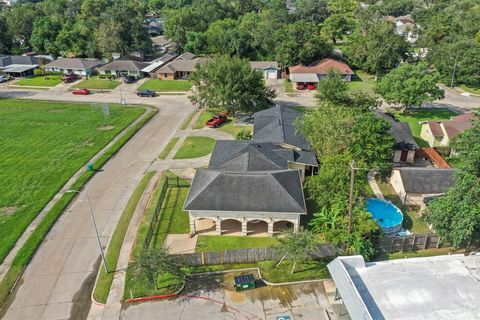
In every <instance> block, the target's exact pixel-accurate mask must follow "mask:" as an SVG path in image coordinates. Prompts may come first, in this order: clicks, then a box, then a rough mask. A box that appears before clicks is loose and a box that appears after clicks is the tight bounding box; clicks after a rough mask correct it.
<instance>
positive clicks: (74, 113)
mask: <svg viewBox="0 0 480 320" xmlns="http://www.w3.org/2000/svg"><path fill="white" fill-rule="evenodd" d="M143 112H144V108H120V106H111V107H110V115H109V116H108V117H106V116H105V115H104V113H103V111H102V110H99V109H98V108H94V107H91V106H89V105H86V104H78V103H77V104H74V103H55V102H44V101H24V100H22V101H20V100H12V99H2V100H0V136H1V137H2V139H1V145H2V152H1V153H0V194H1V195H2V196H1V197H0V261H3V259H4V258H5V256H6V255H7V253H8V252H9V251H10V249H11V248H12V247H13V245H14V244H15V242H16V240H17V239H18V238H19V237H20V235H21V234H22V233H23V231H24V230H25V229H26V227H27V226H28V225H29V223H30V222H31V221H32V220H33V219H34V218H35V216H36V215H37V214H38V213H39V212H40V210H41V209H42V208H43V207H44V206H45V205H46V204H47V203H48V201H49V200H50V199H51V198H52V197H53V196H54V195H55V193H56V192H57V191H58V190H59V189H60V188H61V187H62V186H63V185H64V184H65V183H66V182H67V181H68V179H69V178H70V177H71V176H72V175H73V174H74V173H75V172H76V171H77V170H78V169H80V168H81V167H82V166H83V165H85V163H86V162H87V161H88V160H89V159H90V158H91V157H93V156H94V155H95V154H96V153H97V152H98V151H99V150H100V149H101V148H102V147H104V146H105V145H106V144H107V143H108V142H109V141H110V140H111V139H113V138H114V137H115V136H116V135H117V134H118V133H119V132H120V131H121V130H123V129H124V128H125V127H126V126H128V125H129V124H130V123H131V122H132V121H134V120H135V119H136V118H137V117H138V116H140V115H141V114H142V113H143Z"/></svg>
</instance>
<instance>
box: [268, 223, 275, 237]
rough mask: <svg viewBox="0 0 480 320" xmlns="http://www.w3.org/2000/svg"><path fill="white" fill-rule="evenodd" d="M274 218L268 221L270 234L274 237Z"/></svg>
mask: <svg viewBox="0 0 480 320" xmlns="http://www.w3.org/2000/svg"><path fill="white" fill-rule="evenodd" d="M273 223H274V222H273V219H270V220H269V221H268V236H269V237H273Z"/></svg>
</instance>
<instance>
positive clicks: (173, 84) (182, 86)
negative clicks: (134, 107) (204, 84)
mask: <svg viewBox="0 0 480 320" xmlns="http://www.w3.org/2000/svg"><path fill="white" fill-rule="evenodd" d="M190 89H192V83H191V82H190V81H188V80H158V79H149V80H147V81H145V83H143V84H142V85H141V86H140V88H139V90H153V91H156V92H176V91H179V92H180V91H190Z"/></svg>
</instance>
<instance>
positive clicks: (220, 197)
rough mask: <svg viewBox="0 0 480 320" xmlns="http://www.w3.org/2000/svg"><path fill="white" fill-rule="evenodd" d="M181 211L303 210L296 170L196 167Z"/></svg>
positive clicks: (298, 176)
mask: <svg viewBox="0 0 480 320" xmlns="http://www.w3.org/2000/svg"><path fill="white" fill-rule="evenodd" d="M184 210H207V211H230V212H231V211H241V212H265V213H269V212H282V213H293V214H306V213H307V209H306V206H305V199H304V196H303V190H302V182H301V176H300V172H299V171H298V170H283V171H256V172H222V171H216V170H209V169H201V170H198V171H197V173H196V175H195V178H194V179H193V182H192V186H191V188H190V191H189V193H188V197H187V200H186V201H185V205H184Z"/></svg>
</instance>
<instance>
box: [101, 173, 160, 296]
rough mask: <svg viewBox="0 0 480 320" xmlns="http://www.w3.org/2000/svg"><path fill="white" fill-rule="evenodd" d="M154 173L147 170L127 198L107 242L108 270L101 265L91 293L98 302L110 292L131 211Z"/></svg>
mask: <svg viewBox="0 0 480 320" xmlns="http://www.w3.org/2000/svg"><path fill="white" fill-rule="evenodd" d="M154 174H155V171H149V172H147V173H146V174H145V175H144V176H143V178H142V180H141V181H140V183H139V184H138V186H137V187H136V188H135V190H134V191H133V194H132V196H131V197H130V199H129V200H128V203H127V206H126V207H125V210H124V211H123V213H122V215H121V217H120V220H119V221H118V223H117V226H116V227H115V231H114V232H113V235H112V238H111V239H110V242H109V243H108V249H107V254H106V260H107V266H108V270H109V271H110V272H109V273H106V272H105V269H104V268H103V267H101V268H100V270H99V272H100V275H99V276H98V279H97V281H96V283H95V291H94V293H93V296H94V298H95V300H96V301H98V302H100V303H106V302H107V298H108V294H109V293H110V287H111V286H112V281H113V276H114V274H115V270H116V269H117V262H118V257H119V256H120V250H121V249H122V244H123V240H124V238H125V233H126V232H127V229H128V226H129V224H130V220H131V219H132V216H133V213H134V212H135V209H136V207H137V205H138V201H140V198H141V197H142V195H143V193H144V191H145V188H146V187H147V185H148V183H149V182H150V180H151V179H152V177H153V176H154Z"/></svg>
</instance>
